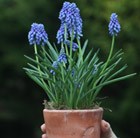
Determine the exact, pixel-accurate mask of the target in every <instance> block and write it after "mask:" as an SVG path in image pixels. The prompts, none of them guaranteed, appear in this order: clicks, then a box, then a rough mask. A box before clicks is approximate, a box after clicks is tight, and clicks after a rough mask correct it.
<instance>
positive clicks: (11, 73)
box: [0, 0, 140, 138]
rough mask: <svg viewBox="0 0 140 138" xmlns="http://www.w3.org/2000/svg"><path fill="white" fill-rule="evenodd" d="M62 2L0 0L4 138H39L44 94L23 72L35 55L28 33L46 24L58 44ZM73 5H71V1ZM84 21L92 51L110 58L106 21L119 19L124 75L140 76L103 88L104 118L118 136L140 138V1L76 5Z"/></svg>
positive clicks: (91, 0) (84, 0)
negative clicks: (112, 17)
mask: <svg viewBox="0 0 140 138" xmlns="http://www.w3.org/2000/svg"><path fill="white" fill-rule="evenodd" d="M63 2H64V1H63V0H0V137H1V138H9V137H10V138H40V137H41V131H40V125H41V124H42V123H43V117H42V110H43V104H42V103H43V100H44V99H45V98H46V95H45V93H44V92H43V91H42V89H41V88H39V87H38V86H37V85H36V84H35V83H34V82H33V81H32V80H30V79H29V78H28V77H27V76H26V74H25V72H24V71H23V70H22V67H25V66H26V62H27V61H26V59H25V58H24V55H25V54H26V55H29V56H30V55H33V48H32V47H31V46H29V45H28V39H27V35H28V31H29V30H30V25H31V24H32V23H33V22H37V23H43V24H44V25H45V28H46V31H47V33H48V34H49V39H50V41H52V42H56V39H55V37H56V32H57V30H58V28H59V25H60V22H59V20H58V15H59V11H60V9H61V7H62V3H63ZM70 2H72V1H70ZM73 2H76V4H77V5H78V7H79V8H80V10H81V16H82V18H83V22H84V24H83V25H84V26H83V34H84V37H83V38H82V40H83V41H84V40H85V39H87V38H88V39H89V48H91V47H94V48H95V49H98V48H100V57H101V58H102V59H104V58H106V57H107V54H108V51H109V48H110V43H111V38H110V37H109V35H108V22H109V17H110V15H111V13H112V12H116V13H117V14H118V15H119V21H120V23H121V26H122V30H121V33H120V34H119V35H118V37H117V42H116V46H115V50H118V49H120V48H122V49H123V51H124V52H125V54H124V60H123V62H124V63H128V66H129V67H128V69H127V70H126V71H125V72H124V74H128V73H133V72H137V73H138V74H137V76H135V77H133V78H132V79H128V80H126V81H123V82H119V83H117V84H113V85H111V86H108V87H105V88H104V90H103V91H102V94H101V95H100V96H101V97H104V96H107V97H108V98H107V99H105V100H103V102H102V106H103V107H104V108H109V109H111V110H112V112H109V111H107V110H105V112H104V119H105V120H107V121H109V122H110V123H111V126H112V128H113V130H114V131H115V133H116V134H117V135H118V137H122V138H139V137H140V125H139V119H140V117H139V116H140V92H139V84H140V80H139V78H140V75H139V70H140V64H139V62H140V46H139V43H140V0H79V1H78V0H77V1H76V0H73Z"/></svg>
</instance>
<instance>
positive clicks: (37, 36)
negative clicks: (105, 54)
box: [28, 23, 48, 46]
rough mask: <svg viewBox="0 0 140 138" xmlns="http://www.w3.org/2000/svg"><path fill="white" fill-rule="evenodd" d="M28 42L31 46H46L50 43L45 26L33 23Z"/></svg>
mask: <svg viewBox="0 0 140 138" xmlns="http://www.w3.org/2000/svg"><path fill="white" fill-rule="evenodd" d="M28 40H29V43H30V45H42V46H44V45H45V44H46V43H47V41H48V35H47V33H46V31H45V29H44V25H43V24H38V23H33V24H32V25H31V30H30V31H29V33H28Z"/></svg>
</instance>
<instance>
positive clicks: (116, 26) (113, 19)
mask: <svg viewBox="0 0 140 138" xmlns="http://www.w3.org/2000/svg"><path fill="white" fill-rule="evenodd" d="M108 28H109V34H110V35H111V36H117V35H118V33H119V32H120V30H121V26H120V23H119V21H118V15H117V14H116V13H112V14H111V16H110V23H109V25H108Z"/></svg>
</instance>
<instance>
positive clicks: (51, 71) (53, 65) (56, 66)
mask: <svg viewBox="0 0 140 138" xmlns="http://www.w3.org/2000/svg"><path fill="white" fill-rule="evenodd" d="M52 67H53V68H55V69H57V68H58V62H57V61H54V62H53V64H52ZM50 73H51V74H53V75H55V71H54V70H53V69H51V70H50Z"/></svg>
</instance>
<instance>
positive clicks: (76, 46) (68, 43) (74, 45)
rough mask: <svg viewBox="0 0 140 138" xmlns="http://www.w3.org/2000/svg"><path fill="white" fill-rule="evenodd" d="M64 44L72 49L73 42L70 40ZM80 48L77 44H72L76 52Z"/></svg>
mask: <svg viewBox="0 0 140 138" xmlns="http://www.w3.org/2000/svg"><path fill="white" fill-rule="evenodd" d="M64 44H66V45H67V46H68V47H70V44H71V42H70V41H69V40H66V41H65V42H64ZM78 48H79V46H78V45H77V43H74V42H72V50H73V51H76V50H77V49H78Z"/></svg>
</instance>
